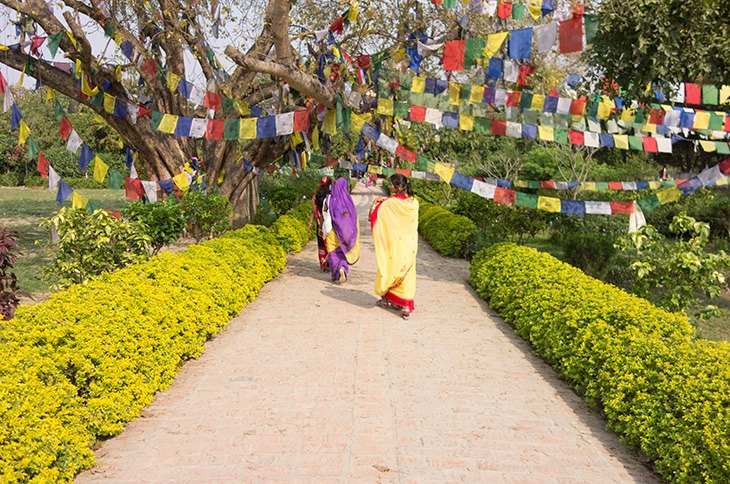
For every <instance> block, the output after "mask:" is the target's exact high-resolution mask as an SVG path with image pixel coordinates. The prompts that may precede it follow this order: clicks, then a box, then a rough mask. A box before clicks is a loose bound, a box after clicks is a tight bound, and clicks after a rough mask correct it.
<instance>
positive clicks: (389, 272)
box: [370, 174, 418, 319]
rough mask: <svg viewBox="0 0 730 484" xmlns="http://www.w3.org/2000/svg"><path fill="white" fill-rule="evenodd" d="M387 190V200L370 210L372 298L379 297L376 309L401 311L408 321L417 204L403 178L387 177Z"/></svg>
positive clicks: (413, 286)
mask: <svg viewBox="0 0 730 484" xmlns="http://www.w3.org/2000/svg"><path fill="white" fill-rule="evenodd" d="M390 189H391V193H392V195H391V196H390V197H388V198H377V199H375V202H373V205H372V206H371V207H370V225H371V226H372V231H373V242H374V243H375V259H376V261H377V263H378V272H377V274H376V275H375V294H377V295H378V296H380V300H379V301H378V306H382V307H387V308H396V309H402V310H403V313H402V316H403V319H408V317H409V316H410V315H411V311H413V309H414V307H415V306H414V297H415V295H416V254H417V253H418V200H416V199H415V198H413V190H412V188H411V183H410V181H409V180H408V178H406V177H405V176H404V175H401V174H396V175H393V176H391V177H390Z"/></svg>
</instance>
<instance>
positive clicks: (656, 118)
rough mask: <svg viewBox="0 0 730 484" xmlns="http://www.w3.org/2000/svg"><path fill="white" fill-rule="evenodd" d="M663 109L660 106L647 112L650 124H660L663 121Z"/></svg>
mask: <svg viewBox="0 0 730 484" xmlns="http://www.w3.org/2000/svg"><path fill="white" fill-rule="evenodd" d="M664 113H665V111H664V110H663V109H662V108H652V110H651V111H650V114H649V122H650V123H651V124H662V123H663V122H664Z"/></svg>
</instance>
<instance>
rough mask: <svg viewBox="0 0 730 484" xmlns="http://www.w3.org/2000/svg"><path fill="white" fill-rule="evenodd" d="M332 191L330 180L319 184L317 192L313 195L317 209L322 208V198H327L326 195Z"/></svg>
mask: <svg viewBox="0 0 730 484" xmlns="http://www.w3.org/2000/svg"><path fill="white" fill-rule="evenodd" d="M330 193H332V180H330V181H328V182H327V183H323V184H322V186H320V187H319V188H318V189H317V193H316V194H315V196H314V202H315V203H316V204H317V207H319V209H320V210H321V209H322V204H323V203H324V199H325V198H327V195H329V194H330Z"/></svg>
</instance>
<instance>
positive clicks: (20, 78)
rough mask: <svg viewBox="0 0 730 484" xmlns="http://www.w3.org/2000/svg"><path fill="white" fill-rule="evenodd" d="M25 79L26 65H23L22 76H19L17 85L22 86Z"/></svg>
mask: <svg viewBox="0 0 730 484" xmlns="http://www.w3.org/2000/svg"><path fill="white" fill-rule="evenodd" d="M24 79H25V67H23V70H22V71H21V73H20V77H19V78H18V82H16V83H15V87H21V86H22V85H23V80H24Z"/></svg>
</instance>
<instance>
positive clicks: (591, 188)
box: [580, 182, 596, 192]
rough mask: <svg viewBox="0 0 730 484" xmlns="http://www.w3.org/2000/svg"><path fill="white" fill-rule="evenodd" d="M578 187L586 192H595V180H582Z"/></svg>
mask: <svg viewBox="0 0 730 484" xmlns="http://www.w3.org/2000/svg"><path fill="white" fill-rule="evenodd" d="M580 188H581V189H582V190H585V191H587V192H595V191H596V182H583V183H581V184H580Z"/></svg>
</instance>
